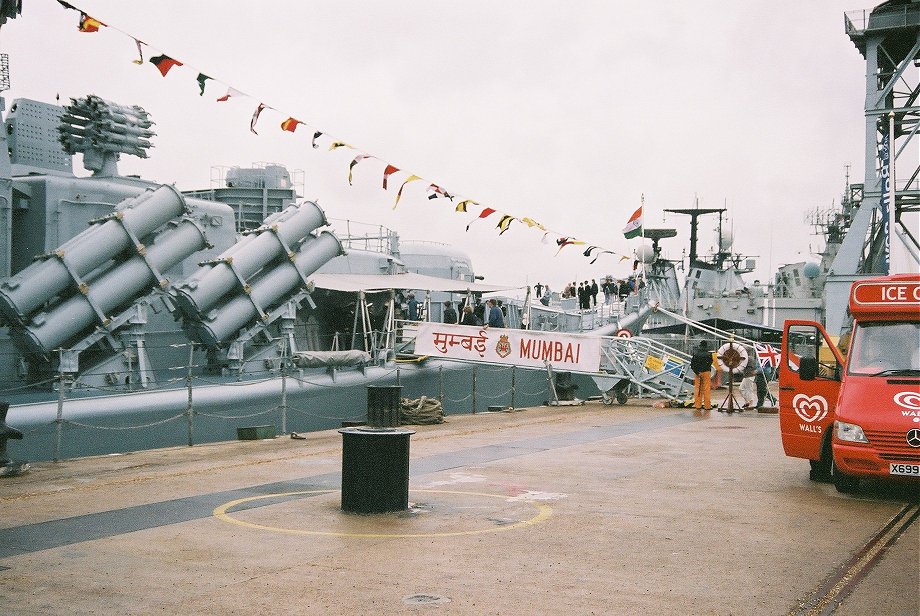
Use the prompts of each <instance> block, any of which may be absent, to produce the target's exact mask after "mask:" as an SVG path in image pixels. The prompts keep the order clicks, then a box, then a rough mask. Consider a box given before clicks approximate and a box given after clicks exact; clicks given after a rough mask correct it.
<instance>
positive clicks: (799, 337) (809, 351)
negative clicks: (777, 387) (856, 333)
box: [783, 325, 841, 380]
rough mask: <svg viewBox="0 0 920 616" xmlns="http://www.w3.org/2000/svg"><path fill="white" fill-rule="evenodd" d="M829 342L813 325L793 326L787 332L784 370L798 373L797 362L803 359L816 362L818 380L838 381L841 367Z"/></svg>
mask: <svg viewBox="0 0 920 616" xmlns="http://www.w3.org/2000/svg"><path fill="white" fill-rule="evenodd" d="M830 347H831V342H830V341H829V340H826V339H825V338H824V333H823V332H822V331H821V330H819V329H818V328H817V327H815V326H813V325H793V326H790V327H789V331H788V352H787V353H786V357H784V358H783V359H784V362H785V366H784V368H785V369H787V370H790V371H792V372H795V373H798V372H799V362H800V360H801V359H802V358H803V357H808V358H816V359H817V360H818V374H817V378H819V379H831V380H840V375H841V366H840V364H839V363H838V362H837V358H836V356H835V355H834V353H833V351H831V348H830Z"/></svg>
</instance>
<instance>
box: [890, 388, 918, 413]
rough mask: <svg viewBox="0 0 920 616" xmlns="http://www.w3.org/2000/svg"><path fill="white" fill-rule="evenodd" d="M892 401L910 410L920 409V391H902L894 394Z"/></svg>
mask: <svg viewBox="0 0 920 616" xmlns="http://www.w3.org/2000/svg"><path fill="white" fill-rule="evenodd" d="M894 403H895V404H897V405H898V406H903V407H904V408H906V409H910V410H911V411H920V393H917V392H915V391H902V392H901V393H898V394H895V396H894Z"/></svg>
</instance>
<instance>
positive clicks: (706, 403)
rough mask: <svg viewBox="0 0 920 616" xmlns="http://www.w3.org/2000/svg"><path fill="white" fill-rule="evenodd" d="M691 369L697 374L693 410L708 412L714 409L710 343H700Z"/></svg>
mask: <svg viewBox="0 0 920 616" xmlns="http://www.w3.org/2000/svg"><path fill="white" fill-rule="evenodd" d="M690 369H691V370H693V372H694V374H696V377H695V378H694V379H693V391H694V397H693V408H695V409H699V408H705V409H706V410H707V411H708V410H709V409H711V408H712V400H710V398H709V393H710V385H711V382H710V378H711V375H710V374H709V371H710V370H711V369H712V352H711V351H710V350H709V343H708V342H706V341H705V340H703V341H702V342H700V346H699V348H698V349H697V350H696V353H694V354H693V356H692V357H691V358H690Z"/></svg>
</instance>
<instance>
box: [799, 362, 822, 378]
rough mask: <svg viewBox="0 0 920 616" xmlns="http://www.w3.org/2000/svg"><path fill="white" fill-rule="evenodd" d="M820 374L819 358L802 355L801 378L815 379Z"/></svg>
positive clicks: (800, 364) (800, 363)
mask: <svg viewBox="0 0 920 616" xmlns="http://www.w3.org/2000/svg"><path fill="white" fill-rule="evenodd" d="M817 376H818V359H817V358H815V357H802V358H800V359H799V378H800V379H802V380H803V381H814V380H815V377H817Z"/></svg>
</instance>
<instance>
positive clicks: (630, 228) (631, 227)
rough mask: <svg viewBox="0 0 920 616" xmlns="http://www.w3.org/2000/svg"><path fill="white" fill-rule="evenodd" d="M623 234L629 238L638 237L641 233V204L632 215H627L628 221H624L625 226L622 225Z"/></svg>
mask: <svg viewBox="0 0 920 616" xmlns="http://www.w3.org/2000/svg"><path fill="white" fill-rule="evenodd" d="M623 235H625V236H626V239H628V240H631V239H632V238H634V237H639V236H640V235H642V206H641V205H640V206H639V209H638V210H636V211H635V212H633V215H632V216H630V217H629V222H627V223H626V226H625V227H623Z"/></svg>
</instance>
